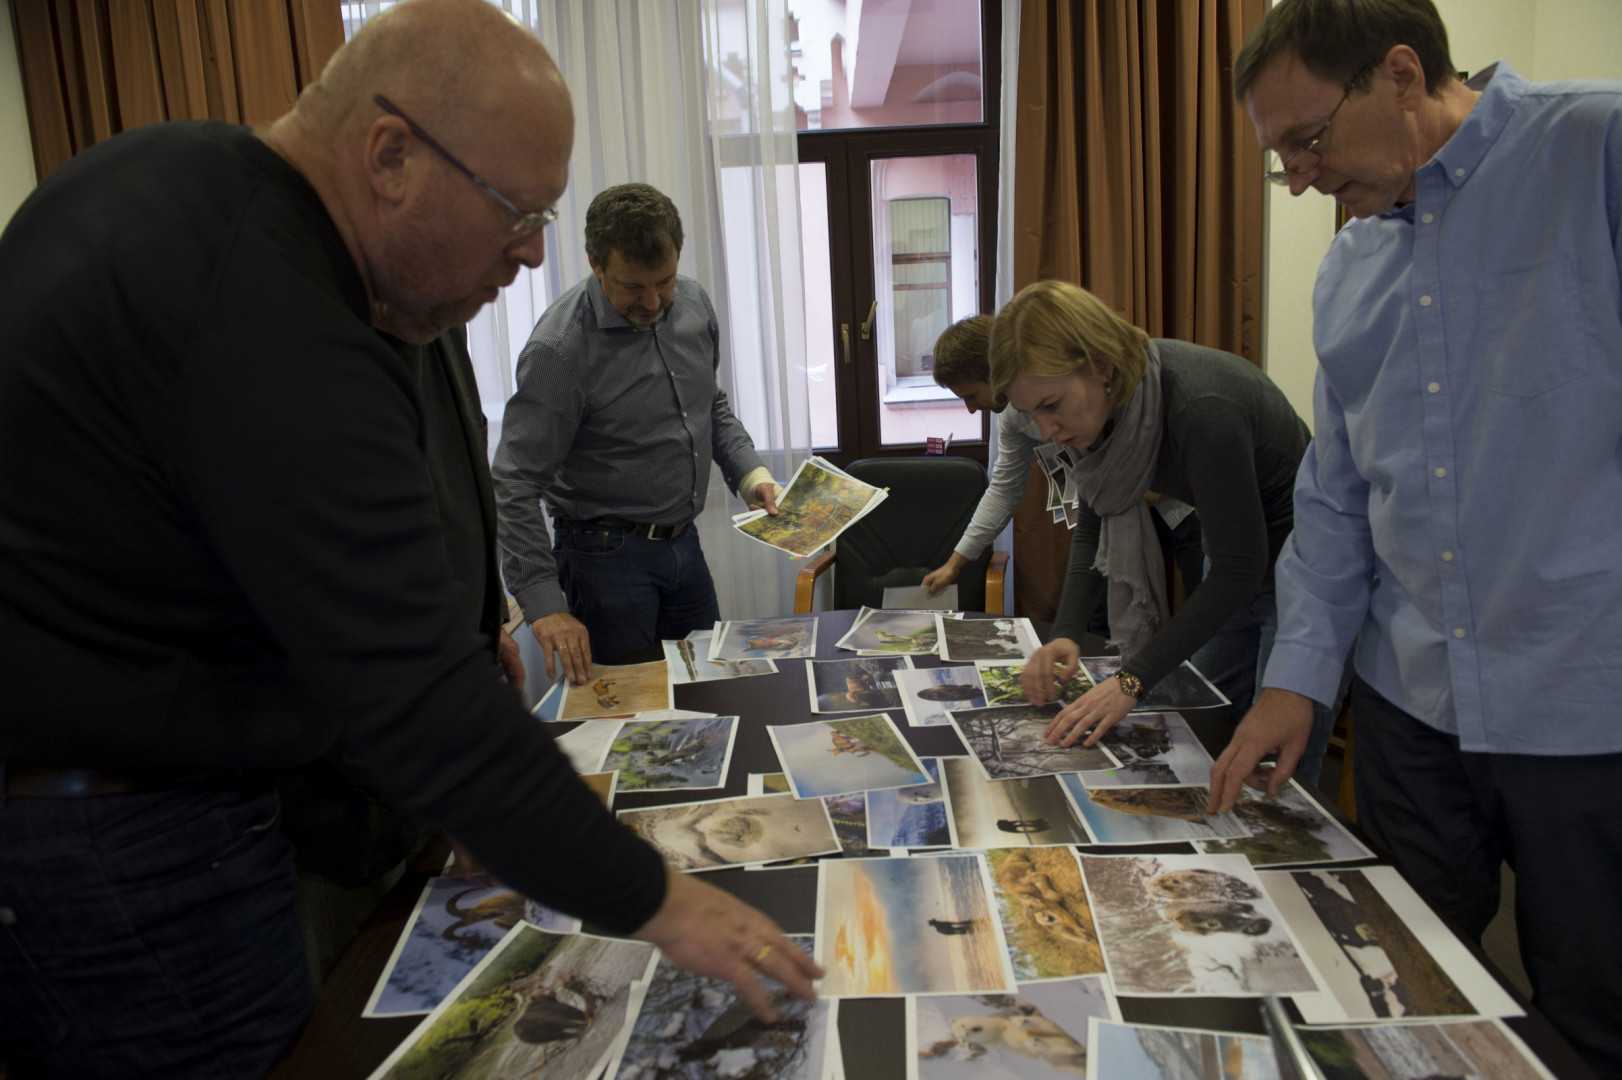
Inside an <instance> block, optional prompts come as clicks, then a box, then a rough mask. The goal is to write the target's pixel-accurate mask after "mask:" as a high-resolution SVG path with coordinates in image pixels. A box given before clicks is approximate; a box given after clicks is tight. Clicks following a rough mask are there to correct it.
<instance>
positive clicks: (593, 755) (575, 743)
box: [552, 716, 630, 776]
mask: <svg viewBox="0 0 1622 1080" xmlns="http://www.w3.org/2000/svg"><path fill="white" fill-rule="evenodd" d="M628 719H630V718H629V717H613V716H606V717H602V718H600V719H597V720H587V721H586V722H585V723H583V724H581V725H579V726H578V727H574V728H571V729H569V730H568V731H565V732H564V733H563V734H562V735H555V736H553V738H552V741H553V742H555V743H557V745H558V749H559V750H562V751H563V753H564V754H565V755H566V756H567V757H568V759H569V764H570V766H572V767H573V768H574V771H575V772H577V773H579V774H581V775H582V776H585V775H587V774H589V773H596V772H601V771H602V770H603V758H605V757H607V756H608V748H609V747H610V746H612V745H613V744H614V736H616V735H618V734H619V730H620V724H621V723H623V722H624V721H625V720H628Z"/></svg>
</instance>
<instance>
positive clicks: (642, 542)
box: [552, 518, 721, 664]
mask: <svg viewBox="0 0 1622 1080" xmlns="http://www.w3.org/2000/svg"><path fill="white" fill-rule="evenodd" d="M556 530H557V537H556V539H555V540H554V541H553V544H552V550H553V552H554V553H555V554H556V556H557V562H558V584H559V585H561V586H562V588H563V595H564V596H565V597H567V598H568V601H569V612H570V614H572V615H573V616H574V617H575V618H576V619H579V620H580V621H581V622H582V623H583V624H585V627H586V630H587V631H588V632H590V634H591V659H592V662H593V663H598V664H616V663H619V661H620V660H621V659H622V658H623V657H624V656H625V655H626V654H627V653H633V652H635V651H636V650H638V649H644V648H647V647H648V646H649V645H652V644H654V643H656V642H659V641H674V640H677V639H680V638H684V637H686V636H687V634H688V633H689V632H690V631H693V630H708V629H710V627H712V626H714V625H715V623H716V621H717V620H718V619H720V618H721V607H720V604H719V603H717V601H716V599H715V582H714V581H712V580H711V579H710V568H709V566H708V565H707V564H706V563H705V562H704V549H703V548H701V547H700V546H699V543H698V530H697V529H692V528H689V529H688V530H687V531H686V532H684V533H682V534H681V535H680V536H678V537H676V538H675V539H674V540H649V539H648V538H647V537H645V536H638V535H637V534H636V533H633V532H630V531H628V530H625V529H620V528H616V527H614V526H612V525H588V524H583V523H581V522H577V521H566V520H564V519H561V518H560V519H558V520H557V522H556Z"/></svg>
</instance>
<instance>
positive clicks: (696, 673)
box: [659, 630, 777, 686]
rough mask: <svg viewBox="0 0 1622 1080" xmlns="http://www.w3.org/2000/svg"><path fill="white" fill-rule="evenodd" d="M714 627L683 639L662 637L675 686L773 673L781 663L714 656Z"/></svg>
mask: <svg viewBox="0 0 1622 1080" xmlns="http://www.w3.org/2000/svg"><path fill="white" fill-rule="evenodd" d="M713 632H714V631H711V630H694V631H693V632H692V633H691V634H688V635H687V636H686V637H685V638H683V639H682V640H680V641H661V642H660V643H659V644H660V645H661V646H663V647H664V650H665V663H666V664H668V665H669V667H670V682H671V684H672V685H673V686H683V685H685V684H687V683H695V682H711V681H713V680H715V679H742V678H746V677H748V676H750V675H771V674H773V673H774V672H776V671H777V665H776V664H774V663H772V662H771V661H770V660H719V661H712V660H711V659H710V658H709V656H710V635H711V634H712V633H713Z"/></svg>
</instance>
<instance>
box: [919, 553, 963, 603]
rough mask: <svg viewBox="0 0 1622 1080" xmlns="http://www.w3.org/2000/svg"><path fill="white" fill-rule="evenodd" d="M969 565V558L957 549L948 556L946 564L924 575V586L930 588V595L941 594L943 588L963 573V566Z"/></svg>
mask: <svg viewBox="0 0 1622 1080" xmlns="http://www.w3.org/2000/svg"><path fill="white" fill-rule="evenodd" d="M967 565H969V560H967V559H965V558H964V557H963V556H961V555H959V554H958V553H957V552H955V551H954V552H952V554H951V555H950V556H949V557H948V558H947V560H946V565H945V566H942V567H941V568H940V569H938V570H931V571H930V572H929V573H927V574H925V575H924V582H923V584H924V588H926V589H928V590H929V595H930V596H936V595H939V593H940V591H941V590H942V589H944V588H946V586H948V585H950V584H951V583H952V582H954V581H956V580H957V576H958V575H959V574H961V573H963V568H964V567H965V566H967Z"/></svg>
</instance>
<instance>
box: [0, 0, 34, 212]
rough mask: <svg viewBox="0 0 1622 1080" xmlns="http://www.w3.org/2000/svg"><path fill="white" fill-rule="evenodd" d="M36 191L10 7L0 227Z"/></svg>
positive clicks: (0, 72)
mask: <svg viewBox="0 0 1622 1080" xmlns="http://www.w3.org/2000/svg"><path fill="white" fill-rule="evenodd" d="M33 190H34V147H33V144H32V143H31V142H30V141H29V138H28V109H27V106H26V105H25V104H24V102H23V76H22V69H21V68H20V67H18V66H17V44H16V42H15V41H14V40H13V36H12V28H11V6H10V5H9V4H8V5H7V6H6V8H5V10H3V11H0V228H3V227H4V226H5V223H6V222H8V221H10V220H11V215H12V213H13V212H14V211H15V210H16V209H17V206H18V205H19V204H20V203H21V202H22V201H23V200H24V199H26V198H27V197H28V193H29V192H30V191H33Z"/></svg>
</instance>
